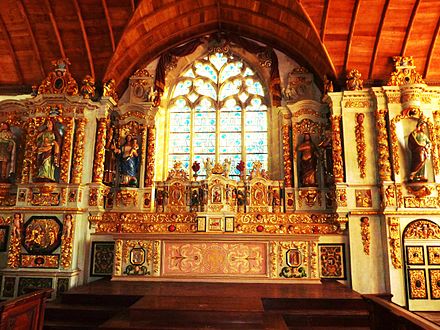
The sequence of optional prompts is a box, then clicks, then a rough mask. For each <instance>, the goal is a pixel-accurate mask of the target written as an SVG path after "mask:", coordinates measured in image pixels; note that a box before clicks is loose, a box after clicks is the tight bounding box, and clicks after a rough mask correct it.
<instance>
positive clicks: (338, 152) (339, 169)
mask: <svg viewBox="0 0 440 330" xmlns="http://www.w3.org/2000/svg"><path fill="white" fill-rule="evenodd" d="M331 122H332V158H333V175H334V180H335V183H338V182H344V161H343V159H342V142H341V116H338V115H332V117H331Z"/></svg>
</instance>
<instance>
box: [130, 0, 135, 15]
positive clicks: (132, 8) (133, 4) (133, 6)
mask: <svg viewBox="0 0 440 330" xmlns="http://www.w3.org/2000/svg"><path fill="white" fill-rule="evenodd" d="M130 3H131V11H132V12H134V10H135V9H136V4H135V3H134V0H131V1H130Z"/></svg>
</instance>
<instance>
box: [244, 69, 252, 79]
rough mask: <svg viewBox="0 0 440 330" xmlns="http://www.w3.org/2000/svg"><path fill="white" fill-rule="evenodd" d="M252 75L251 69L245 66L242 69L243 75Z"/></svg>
mask: <svg viewBox="0 0 440 330" xmlns="http://www.w3.org/2000/svg"><path fill="white" fill-rule="evenodd" d="M253 75H254V71H252V70H251V69H249V68H246V70H244V73H243V77H248V76H253Z"/></svg>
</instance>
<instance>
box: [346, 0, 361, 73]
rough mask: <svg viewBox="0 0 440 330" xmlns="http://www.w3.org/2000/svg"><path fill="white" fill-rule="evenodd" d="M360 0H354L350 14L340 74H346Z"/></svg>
mask: <svg viewBox="0 0 440 330" xmlns="http://www.w3.org/2000/svg"><path fill="white" fill-rule="evenodd" d="M360 3H361V1H360V0H356V1H355V3H354V6H353V12H352V14H351V23H350V30H349V32H348V36H347V45H346V46H345V56H344V66H343V69H342V70H343V71H342V74H345V72H347V65H348V58H349V56H350V49H351V42H352V41H353V33H354V27H355V25H356V19H357V17H358V13H359V7H360Z"/></svg>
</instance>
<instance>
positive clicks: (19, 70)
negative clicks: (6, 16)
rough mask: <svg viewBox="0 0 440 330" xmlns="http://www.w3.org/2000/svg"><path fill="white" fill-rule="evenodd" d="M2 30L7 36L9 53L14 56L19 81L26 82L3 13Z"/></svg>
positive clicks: (0, 28)
mask: <svg viewBox="0 0 440 330" xmlns="http://www.w3.org/2000/svg"><path fill="white" fill-rule="evenodd" d="M0 30H2V32H3V35H4V37H5V40H6V44H7V46H8V51H9V54H10V56H11V57H12V61H13V62H14V66H15V72H16V73H17V77H18V80H19V83H20V84H21V85H22V84H23V83H24V80H23V72H21V68H20V65H19V64H18V61H17V56H16V55H15V50H14V46H13V45H12V41H11V36H10V35H9V32H8V30H7V28H6V24H5V22H4V21H3V18H2V16H1V15H0Z"/></svg>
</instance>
